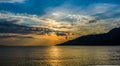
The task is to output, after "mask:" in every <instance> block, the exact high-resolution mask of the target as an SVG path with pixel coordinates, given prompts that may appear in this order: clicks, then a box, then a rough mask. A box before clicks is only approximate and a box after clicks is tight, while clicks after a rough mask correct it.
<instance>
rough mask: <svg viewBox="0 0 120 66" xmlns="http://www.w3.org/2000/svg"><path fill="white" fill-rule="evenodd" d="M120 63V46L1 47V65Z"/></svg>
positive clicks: (67, 65) (46, 65) (59, 65)
mask: <svg viewBox="0 0 120 66" xmlns="http://www.w3.org/2000/svg"><path fill="white" fill-rule="evenodd" d="M91 65H120V46H113V47H112V46H51V47H0V66H91Z"/></svg>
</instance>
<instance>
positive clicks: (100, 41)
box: [60, 28, 120, 46]
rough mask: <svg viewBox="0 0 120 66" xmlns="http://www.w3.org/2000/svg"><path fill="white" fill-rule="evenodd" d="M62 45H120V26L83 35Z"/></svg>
mask: <svg viewBox="0 0 120 66" xmlns="http://www.w3.org/2000/svg"><path fill="white" fill-rule="evenodd" d="M60 45H88V46H97V45H98V46H100V45H103V46H104V45H108V46H109V45H120V28H114V29H112V30H111V31H109V32H108V33H104V34H97V35H87V36H82V37H79V38H77V39H74V40H71V41H68V42H65V43H63V44H60Z"/></svg>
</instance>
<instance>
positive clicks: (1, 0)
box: [0, 0, 25, 3]
mask: <svg viewBox="0 0 120 66" xmlns="http://www.w3.org/2000/svg"><path fill="white" fill-rule="evenodd" d="M24 1H25V0H0V3H23V2H24Z"/></svg>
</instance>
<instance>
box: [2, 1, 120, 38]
mask: <svg viewBox="0 0 120 66" xmlns="http://www.w3.org/2000/svg"><path fill="white" fill-rule="evenodd" d="M13 1H14V0H13ZM118 7H119V5H116V4H109V3H97V4H92V5H89V6H88V7H85V8H83V7H78V6H73V5H68V4H67V5H66V4H64V5H61V6H58V7H55V8H47V9H46V10H45V11H46V14H44V15H42V16H38V15H29V14H13V13H3V12H1V13H0V14H1V15H0V19H5V20H19V21H17V22H16V24H20V25H26V26H35V27H46V28H51V29H54V30H62V31H71V32H74V33H76V34H78V35H79V36H82V35H86V34H96V33H104V32H107V31H109V30H110V29H112V28H115V27H119V26H120V22H119V21H120V16H119V14H120V8H118Z"/></svg>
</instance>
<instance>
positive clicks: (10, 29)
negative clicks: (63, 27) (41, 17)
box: [0, 21, 67, 36]
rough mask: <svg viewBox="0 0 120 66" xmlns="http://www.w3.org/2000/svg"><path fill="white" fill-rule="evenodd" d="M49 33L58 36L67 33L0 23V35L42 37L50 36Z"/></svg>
mask: <svg viewBox="0 0 120 66" xmlns="http://www.w3.org/2000/svg"><path fill="white" fill-rule="evenodd" d="M12 22H13V21H12ZM51 32H54V33H55V34H56V35H58V36H65V35H67V32H64V31H58V30H53V29H49V28H43V27H29V26H23V25H18V24H14V23H10V22H0V33H18V34H29V33H33V34H39V35H44V34H50V33H51Z"/></svg>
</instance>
